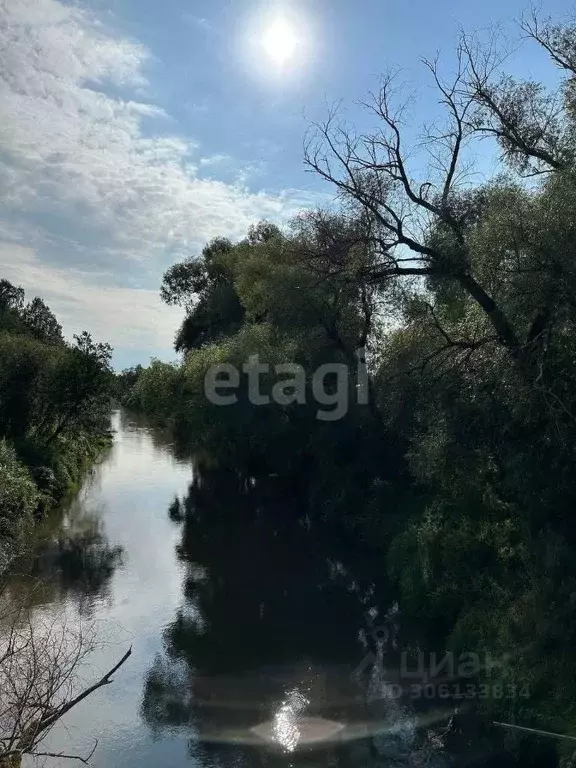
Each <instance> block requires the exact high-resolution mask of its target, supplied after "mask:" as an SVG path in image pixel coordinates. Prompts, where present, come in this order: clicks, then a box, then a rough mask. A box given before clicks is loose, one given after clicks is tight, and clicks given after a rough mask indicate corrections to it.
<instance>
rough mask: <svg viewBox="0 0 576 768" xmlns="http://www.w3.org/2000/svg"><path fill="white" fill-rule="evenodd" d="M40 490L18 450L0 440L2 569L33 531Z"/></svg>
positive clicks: (0, 564)
mask: <svg viewBox="0 0 576 768" xmlns="http://www.w3.org/2000/svg"><path fill="white" fill-rule="evenodd" d="M38 501H39V493H38V488H37V487H36V484H35V483H34V481H33V480H32V477H31V476H30V473H29V471H28V470H27V469H26V467H25V466H24V465H23V464H22V463H21V462H20V461H18V458H17V456H16V451H15V450H14V448H13V447H12V446H11V445H9V444H8V443H7V442H6V440H0V573H2V571H3V570H4V569H5V567H6V565H7V564H8V562H9V560H10V557H11V555H12V553H13V552H14V551H18V550H19V549H20V548H21V542H22V540H23V539H24V538H25V536H26V534H27V533H28V532H29V528H30V526H31V522H32V519H33V515H34V512H35V511H36V508H37V506H38Z"/></svg>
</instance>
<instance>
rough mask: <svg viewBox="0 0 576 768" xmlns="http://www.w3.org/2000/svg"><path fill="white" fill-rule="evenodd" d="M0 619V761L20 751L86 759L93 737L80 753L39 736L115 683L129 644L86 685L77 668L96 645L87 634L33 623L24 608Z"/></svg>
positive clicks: (9, 763) (12, 760)
mask: <svg viewBox="0 0 576 768" xmlns="http://www.w3.org/2000/svg"><path fill="white" fill-rule="evenodd" d="M0 618H1V623H2V629H3V632H2V635H1V636H0V766H6V768H9V767H14V768H16V766H19V765H20V764H21V760H22V757H23V756H24V755H31V756H33V757H56V758H61V759H70V760H79V761H81V762H82V763H85V764H88V761H89V759H90V758H91V757H92V754H93V753H94V750H95V749H96V746H97V742H96V744H95V745H94V748H93V750H92V752H91V753H90V754H89V755H87V756H85V757H83V756H80V755H68V754H64V753H50V752H46V751H45V750H44V749H43V748H42V741H43V739H44V738H45V736H46V734H47V732H48V731H50V730H51V729H52V728H53V727H54V725H55V724H56V723H57V722H58V721H59V720H60V719H61V718H62V717H64V715H65V714H66V713H67V712H69V711H70V710H71V709H73V708H74V707H76V706H77V705H78V704H80V703H81V702H82V701H83V700H84V699H86V698H87V697H88V696H90V695H91V694H92V693H94V691H96V690H98V689H99V688H101V687H102V686H104V685H109V684H110V683H112V682H113V680H112V675H113V674H114V673H115V672H117V671H118V670H119V669H120V667H121V666H122V665H123V664H124V663H125V662H126V661H127V660H128V658H129V657H130V655H131V652H132V649H131V648H130V649H129V650H128V651H127V652H126V653H125V654H124V656H123V657H122V658H121V659H120V661H119V662H118V663H117V664H115V665H114V666H113V667H112V669H110V670H109V671H108V672H107V673H106V674H105V675H104V676H103V677H101V678H100V679H99V680H98V681H97V682H95V683H94V684H92V685H90V686H88V687H84V686H82V685H81V684H80V682H79V679H78V678H79V673H80V671H81V668H82V664H83V663H84V662H85V661H86V659H87V658H88V657H89V656H90V654H91V653H92V652H93V651H94V649H95V642H94V639H93V637H92V636H91V635H90V634H89V633H88V634H85V633H84V632H82V630H78V629H73V628H72V627H70V626H63V627H59V626H58V625H57V624H46V625H44V626H41V625H38V624H37V623H36V624H33V623H32V622H31V620H30V618H29V617H28V616H26V614H25V612H23V611H15V612H12V613H9V612H8V613H5V614H4V615H3V616H2V617H0Z"/></svg>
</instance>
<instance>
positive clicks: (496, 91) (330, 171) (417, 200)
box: [305, 22, 574, 364]
mask: <svg viewBox="0 0 576 768" xmlns="http://www.w3.org/2000/svg"><path fill="white" fill-rule="evenodd" d="M528 30H529V31H530V32H531V35H532V37H533V38H534V39H535V40H537V41H538V42H539V43H540V44H541V45H543V46H544V48H545V49H546V50H547V51H548V52H549V53H550V55H551V56H552V58H553V60H554V61H555V62H556V63H557V64H558V65H559V66H560V67H561V68H562V69H563V71H565V72H567V73H568V76H569V77H568V80H567V82H566V84H565V86H564V87H563V89H562V90H563V93H564V102H563V103H562V102H561V100H560V97H559V96H555V95H551V96H550V95H547V94H546V93H545V92H544V91H543V89H542V87H541V86H538V85H535V84H533V83H517V82H515V81H514V80H512V79H510V78H507V77H503V76H502V77H500V78H499V79H496V81H495V78H496V77H497V64H498V59H497V56H496V54H495V53H494V52H493V51H492V50H489V51H488V52H483V51H482V50H481V49H479V48H477V47H475V46H474V45H473V44H472V43H471V41H470V40H469V39H468V38H466V37H464V38H463V39H462V41H461V43H460V46H459V48H458V51H457V67H456V74H455V76H454V77H453V78H452V79H450V80H446V79H444V78H443V77H442V76H441V74H440V71H439V64H438V61H425V62H424V64H425V66H426V67H427V69H428V70H429V72H430V73H431V75H432V78H433V81H434V83H435V85H436V87H437V89H438V94H439V100H440V103H441V104H442V105H443V107H444V110H445V115H446V122H445V124H442V125H437V126H435V127H432V128H430V129H428V130H427V131H426V133H425V135H424V137H423V142H422V143H423V145H424V147H425V151H426V153H427V154H428V156H429V158H430V159H431V163H430V165H429V171H428V174H427V175H426V176H424V177H422V178H418V179H417V178H415V177H414V174H413V173H412V170H411V167H410V160H409V158H410V157H411V155H412V154H414V152H412V149H413V147H411V146H410V145H409V143H408V141H407V139H406V130H405V113H406V107H405V105H402V104H401V103H400V104H397V97H398V93H399V89H397V88H396V87H395V83H394V79H393V78H391V77H387V78H385V79H384V81H383V83H382V86H381V88H380V90H379V91H378V92H377V93H376V94H373V95H372V96H371V99H370V101H369V103H368V104H367V106H368V108H369V109H370V110H371V111H372V113H373V114H374V115H375V116H376V117H377V118H378V120H379V124H380V125H379V128H378V129H377V130H376V131H374V132H372V133H365V134H361V135H357V134H355V133H354V131H353V130H352V129H350V128H347V127H346V126H345V125H342V124H340V123H338V122H337V114H336V113H335V112H332V113H331V114H330V115H329V117H328V119H327V120H326V121H325V122H324V123H322V124H319V125H317V126H316V133H315V134H314V135H312V136H311V138H310V140H309V141H308V142H307V145H306V155H305V159H306V162H307V164H308V165H309V166H310V167H311V168H312V169H313V170H315V171H316V172H317V173H319V174H320V175H321V176H322V177H323V178H325V179H327V180H328V181H330V182H331V183H332V184H334V185H335V186H336V188H337V190H338V191H339V193H340V194H341V195H342V197H343V199H344V200H346V201H349V203H350V205H351V206H352V207H353V208H354V207H355V208H359V209H360V210H361V211H362V212H363V214H364V215H365V217H366V219H367V220H368V221H369V222H370V232H369V233H368V234H367V237H366V240H367V242H369V243H371V244H372V245H373V247H374V248H375V251H376V258H375V260H374V262H373V263H371V264H370V265H369V268H368V269H367V270H366V271H365V272H364V274H363V275H362V276H361V279H363V280H364V281H366V282H368V283H377V284H383V283H385V282H388V281H390V280H391V279H398V278H408V277H414V276H416V277H420V278H422V279H424V280H425V281H428V282H429V283H430V282H432V283H437V282H443V283H449V284H453V285H456V286H458V287H459V289H461V290H462V291H463V292H464V293H465V294H466V295H467V296H468V297H470V299H471V300H472V301H474V302H475V303H476V304H477V305H478V307H479V308H480V309H481V311H482V313H483V314H484V316H485V318H486V320H487V323H488V329H487V330H486V329H484V328H483V329H482V335H481V336H479V337H477V338H474V339H464V338H461V339H458V340H457V343H456V345H455V346H459V347H460V348H469V349H472V348H474V347H477V346H478V345H479V342H480V340H481V339H482V343H487V344H494V343H496V344H499V345H501V346H503V347H504V348H505V349H506V350H507V351H508V353H509V354H510V355H511V356H512V357H513V358H514V359H516V360H518V361H519V362H520V363H521V364H524V363H525V362H526V360H527V359H530V358H531V357H532V355H533V350H534V345H535V344H537V343H538V342H539V341H541V338H542V333H543V331H544V329H545V328H547V327H548V326H549V323H550V317H551V315H552V314H553V313H552V312H551V311H550V306H549V304H548V303H545V304H544V305H542V306H539V307H535V308H534V309H533V314H532V317H531V318H530V323H529V325H528V327H527V328H519V327H518V325H517V324H516V323H515V319H514V317H513V316H511V314H510V313H509V312H507V311H506V307H505V306H503V304H502V302H500V301H497V300H496V298H495V297H494V295H493V292H491V291H490V290H489V288H488V286H487V285H486V283H485V281H484V280H483V279H482V277H481V275H480V273H479V270H478V269H477V264H475V262H474V258H473V253H472V250H473V239H474V236H475V233H476V231H477V229H478V222H479V221H480V220H481V218H482V214H483V210H484V205H485V199H486V194H485V191H484V190H483V189H482V188H477V189H474V188H472V187H471V186H470V185H469V184H468V185H466V184H465V181H466V177H467V174H468V172H469V167H468V163H467V156H468V155H467V153H466V149H467V145H468V144H469V143H470V142H471V141H472V140H473V139H475V138H478V137H482V136H485V135H489V136H493V137H495V138H496V139H497V140H498V142H499V143H500V146H501V147H502V149H503V159H504V161H506V162H508V163H509V164H510V165H511V167H513V168H515V169H516V170H518V171H519V172H520V173H522V174H524V175H525V174H526V173H532V174H543V175H544V178H545V179H546V178H547V177H548V175H549V174H550V173H552V172H558V173H562V172H563V171H566V170H567V169H568V168H571V165H570V163H571V158H572V157H573V135H574V132H573V124H572V111H571V102H570V94H571V93H572V86H571V82H572V81H571V80H570V77H571V76H572V74H573V70H572V69H571V66H572V63H573V60H572V59H571V58H570V50H571V48H570V46H571V44H572V42H573V35H574V30H572V28H563V29H562V30H561V31H560V30H559V29H557V28H554V27H552V26H550V25H547V26H545V27H544V28H543V29H541V28H540V27H539V26H538V25H537V23H536V22H533V23H532V25H531V26H530V25H529V26H528ZM421 157H422V155H421V153H419V158H420V159H421ZM544 183H546V181H545V182H544ZM522 267H523V265H521V266H520V270H521V269H522ZM541 267H542V269H543V271H546V273H547V274H548V276H549V278H551V279H553V278H554V275H555V273H556V272H558V271H559V267H558V265H555V264H552V263H547V264H545V263H542V264H541ZM513 271H515V270H514V268H513ZM560 271H561V272H563V273H565V272H566V270H565V269H564V270H561V269H560ZM570 279H571V278H570Z"/></svg>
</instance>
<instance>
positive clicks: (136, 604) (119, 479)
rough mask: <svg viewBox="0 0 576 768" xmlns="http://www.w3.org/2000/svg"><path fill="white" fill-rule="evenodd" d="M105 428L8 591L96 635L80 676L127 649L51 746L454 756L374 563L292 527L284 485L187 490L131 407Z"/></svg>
mask: <svg viewBox="0 0 576 768" xmlns="http://www.w3.org/2000/svg"><path fill="white" fill-rule="evenodd" d="M114 427H115V430H116V435H115V442H114V446H113V448H112V449H111V451H110V453H109V454H108V455H107V457H105V458H104V460H103V461H102V463H101V464H100V465H99V466H97V467H96V468H95V470H94V473H93V475H91V476H90V477H89V478H88V479H87V481H86V483H85V486H84V488H83V489H82V491H81V493H80V494H79V496H78V497H77V498H76V499H74V500H73V501H72V502H70V503H69V504H68V505H67V507H66V508H65V509H64V510H63V512H62V514H60V515H59V516H56V518H55V519H54V520H52V521H50V522H49V523H47V525H46V529H45V531H44V532H43V535H42V537H41V544H40V546H39V555H38V558H37V561H36V563H35V565H34V568H33V569H32V573H31V574H30V575H28V576H26V577H21V578H19V579H16V580H15V581H14V583H13V585H12V593H13V595H14V599H15V600H17V599H22V595H24V594H28V595H29V594H30V592H31V590H32V594H33V597H32V600H33V603H34V620H36V621H45V620H46V619H48V620H50V621H57V622H64V621H67V622H68V623H72V624H77V623H79V622H80V623H83V624H85V625H86V626H92V627H94V628H95V630H96V631H97V633H98V637H99V639H100V640H101V646H100V647H99V648H98V650H97V651H96V653H95V654H94V655H93V656H92V657H91V659H90V665H89V666H88V667H87V668H86V669H85V670H84V675H85V679H86V680H90V681H92V680H94V679H98V677H99V676H100V674H101V673H102V672H103V671H104V670H106V669H108V668H110V667H111V666H112V665H113V664H114V663H115V662H116V661H117V660H118V659H119V658H120V657H121V656H122V654H123V653H124V652H125V650H126V649H127V648H128V647H129V646H130V645H132V648H133V655H132V657H131V658H130V659H129V660H128V662H127V664H126V665H125V666H124V667H123V668H122V669H121V670H120V671H119V672H118V674H117V675H116V679H115V682H114V684H113V685H110V686H107V687H105V688H102V689H100V690H99V691H97V692H96V693H95V694H94V695H93V696H92V697H91V698H90V699H88V700H86V701H85V702H83V703H82V704H81V705H80V706H79V707H78V708H77V709H75V710H73V711H72V712H71V713H70V714H69V716H67V717H66V719H65V722H64V723H62V724H60V725H59V726H58V727H57V728H56V729H55V730H54V731H53V732H52V733H51V734H50V737H49V739H48V741H47V743H46V744H45V745H44V746H45V748H46V751H55V752H56V751H58V752H60V751H64V752H67V753H71V752H74V753H76V754H87V753H89V752H90V751H91V749H92V746H93V744H94V742H95V739H98V748H97V750H96V752H95V753H94V756H93V758H92V760H91V764H92V765H94V766H102V767H103V766H123V768H136V766H138V768H147V767H148V766H149V767H150V768H152V766H154V767H156V766H164V767H165V768H176V767H177V766H186V765H194V766H198V767H199V768H212V767H213V766H231V765H234V766H250V767H251V766H260V765H276V764H277V765H283V766H287V768H296V766H300V765H331V766H352V767H354V768H356V766H388V765H390V766H400V765H402V766H425V765H426V766H429V768H433V767H434V766H436V767H437V768H438V766H444V765H448V764H452V763H449V762H448V758H447V751H448V750H449V749H453V750H454V747H449V745H447V743H446V737H445V733H446V730H447V726H448V724H449V722H450V721H449V718H450V715H451V714H452V712H453V709H454V706H453V702H440V704H439V703H438V702H436V701H434V702H433V701H426V702H423V701H421V700H415V699H414V697H412V698H410V697H409V696H406V695H405V691H403V690H402V689H401V688H400V687H399V686H395V685H394V684H393V678H394V671H393V667H394V663H395V662H393V661H391V660H393V659H394V658H397V656H398V653H399V650H400V646H401V643H402V639H401V633H400V628H399V625H398V617H397V615H396V612H395V607H394V603H393V601H391V599H390V595H388V594H386V589H385V587H382V586H381V584H380V581H381V580H380V576H381V575H382V574H381V572H382V569H383V563H380V562H379V560H378V559H375V560H374V561H370V560H369V559H367V558H366V557H362V558H361V559H360V561H359V562H358V560H357V561H356V562H354V558H352V557H351V556H350V553H348V554H347V553H346V548H345V546H344V545H345V542H344V541H338V540H334V541H332V542H331V543H330V544H328V543H327V542H326V541H323V540H320V539H319V538H318V536H316V535H315V532H314V531H311V530H309V526H308V525H306V521H305V520H304V521H303V522H301V523H299V524H294V523H293V522H288V521H293V520H294V519H295V518H296V514H295V513H297V512H298V509H295V508H294V506H295V505H296V504H297V502H296V500H295V499H293V498H292V497H291V495H290V492H289V491H288V490H286V491H285V492H284V493H283V494H279V493H278V491H277V490H266V489H264V491H262V492H258V493H256V492H255V491H254V489H251V488H238V487H235V486H234V485H233V484H231V483H229V482H225V481H224V480H222V479H221V480H220V481H219V480H216V481H213V482H211V483H207V482H206V481H203V482H202V483H196V484H192V487H191V486H190V484H191V482H192V480H193V476H194V472H193V466H192V462H191V461H190V460H188V459H179V458H176V457H175V455H174V451H173V448H172V446H171V445H170V442H169V439H168V438H167V437H166V436H165V435H162V434H161V433H160V432H158V431H155V430H152V429H150V428H149V427H147V426H145V425H142V424H138V423H136V422H135V421H134V420H133V419H132V418H131V417H129V416H127V415H126V414H123V413H116V414H115V415H114ZM175 497H178V498H179V499H180V501H181V503H180V505H179V507H178V509H177V508H176V507H175V506H174V505H173V504H172V502H173V501H174V498H175ZM171 505H172V508H171ZM170 508H171V512H169V509H170ZM300 517H301V516H300ZM178 518H182V519H178ZM463 740H464V741H466V743H467V744H468V745H469V744H470V739H463ZM468 748H469V747H468V746H467V747H466V749H468ZM486 749H487V748H486V745H485V744H483V742H481V741H478V743H477V744H475V745H474V746H473V752H474V759H475V760H477V759H479V758H480V757H483V754H481V753H483V752H484V751H485V750H486ZM492 749H493V747H489V748H488V751H489V752H491V751H492ZM451 759H452V760H453V759H454V753H453V754H452V757H451ZM456 762H457V763H458V764H463V765H464V764H471V763H472V762H473V761H472V760H469V759H468V752H466V751H465V753H463V754H462V755H460V756H459V757H458V759H457V761H456ZM59 764H64V763H63V762H61V761H60V762H59V761H58V760H51V761H48V765H59ZM474 764H479V763H474Z"/></svg>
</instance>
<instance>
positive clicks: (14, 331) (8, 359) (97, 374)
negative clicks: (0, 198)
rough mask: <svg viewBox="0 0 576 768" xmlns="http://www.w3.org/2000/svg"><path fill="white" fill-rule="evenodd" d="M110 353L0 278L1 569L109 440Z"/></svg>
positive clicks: (40, 300) (39, 301)
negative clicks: (68, 332) (65, 330)
mask: <svg viewBox="0 0 576 768" xmlns="http://www.w3.org/2000/svg"><path fill="white" fill-rule="evenodd" d="M111 355H112V349H111V347H110V345H108V344H105V343H97V342H95V341H94V340H93V339H92V337H91V336H90V334H89V333H87V332H86V331H84V332H83V333H81V334H80V335H78V336H75V337H74V341H73V342H72V343H68V342H67V341H66V340H65V339H64V337H63V335H62V328H61V326H60V324H59V323H58V320H57V318H56V317H55V316H54V314H53V313H52V311H51V310H50V308H49V307H48V306H46V304H45V303H44V302H43V300H42V299H41V298H38V297H36V298H33V299H32V300H31V301H29V302H28V303H26V301H25V293H24V290H23V289H22V288H21V287H19V286H15V285H12V283H10V282H9V281H8V280H0V573H2V572H3V571H4V569H5V568H6V567H7V566H8V565H9V564H10V562H11V561H12V560H13V558H14V557H16V556H18V555H19V554H21V552H22V550H23V549H25V548H26V545H27V543H28V542H29V540H30V536H31V530H32V527H33V524H34V520H35V518H36V517H37V516H38V515H41V514H42V513H43V512H45V511H46V510H48V509H49V508H51V507H52V506H53V505H54V504H55V503H56V502H57V501H58V500H59V499H61V498H62V496H63V495H64V494H65V493H67V492H68V491H70V490H72V489H73V488H74V487H76V485H77V483H78V481H79V480H80V477H81V475H82V473H83V472H84V471H85V470H86V469H87V467H88V466H89V464H90V463H91V462H92V461H94V459H95V458H96V457H97V455H98V453H99V452H100V451H101V450H102V449H103V448H104V447H105V446H106V445H108V444H109V442H110V436H109V423H110V397H111V394H112V386H113V383H114V378H113V373H112V370H111V367H110V359H111Z"/></svg>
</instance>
